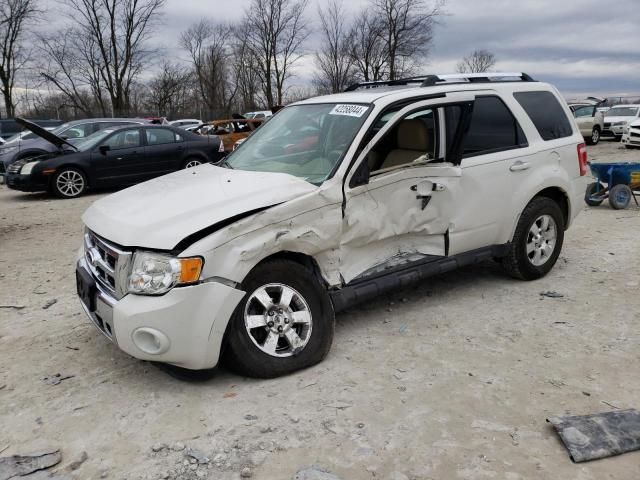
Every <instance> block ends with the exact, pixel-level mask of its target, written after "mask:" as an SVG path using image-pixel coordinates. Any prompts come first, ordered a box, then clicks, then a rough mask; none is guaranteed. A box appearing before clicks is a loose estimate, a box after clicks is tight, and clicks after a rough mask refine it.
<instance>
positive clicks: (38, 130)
mask: <svg viewBox="0 0 640 480" xmlns="http://www.w3.org/2000/svg"><path fill="white" fill-rule="evenodd" d="M16 123H17V124H19V125H22V126H23V127H24V128H26V129H27V130H30V131H31V132H33V133H35V134H36V135H38V136H39V137H40V138H43V139H45V140H46V141H47V142H49V143H51V144H53V145H55V146H56V147H58V148H62V146H63V145H69V146H70V147H71V148H73V149H74V150H77V149H76V147H74V146H73V144H71V143H69V142H68V141H66V140H65V139H64V138H61V137H59V136H57V135H55V134H53V133H52V132H50V131H49V130H46V129H44V128H42V127H41V126H39V125H36V124H35V123H33V122H30V121H29V120H25V119H24V118H16Z"/></svg>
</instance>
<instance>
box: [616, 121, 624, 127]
mask: <svg viewBox="0 0 640 480" xmlns="http://www.w3.org/2000/svg"><path fill="white" fill-rule="evenodd" d="M626 124H627V122H615V123H614V124H613V125H614V126H615V127H617V126H619V125H626Z"/></svg>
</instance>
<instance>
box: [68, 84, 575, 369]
mask: <svg viewBox="0 0 640 480" xmlns="http://www.w3.org/2000/svg"><path fill="white" fill-rule="evenodd" d="M389 83H390V82H378V83H374V84H372V83H367V84H365V86H364V87H365V88H362V89H360V87H359V86H356V87H353V91H349V92H346V93H341V94H336V95H329V96H325V97H318V98H311V99H307V100H304V101H301V102H298V103H295V104H293V105H290V106H287V107H285V108H284V109H283V110H282V111H280V112H279V113H278V114H277V115H275V116H274V117H273V118H272V119H271V120H270V121H269V122H267V123H265V124H264V126H262V127H261V128H260V129H259V130H257V131H256V132H255V133H254V134H253V135H251V137H249V138H248V139H247V140H246V141H245V142H244V144H243V145H242V147H241V148H238V149H237V150H236V151H235V152H233V153H231V154H230V155H229V156H227V157H226V158H225V160H224V161H223V162H221V163H220V165H219V166H215V165H201V166H199V167H197V168H195V169H193V170H189V171H182V172H177V173H174V174H171V175H167V176H164V177H162V178H160V179H156V180H152V181H149V182H145V183H143V184H141V185H137V186H135V187H132V188H129V189H127V190H123V191H120V192H117V193H115V194H112V195H110V196H107V197H104V198H102V199H100V200H98V201H96V202H95V203H94V204H93V205H92V206H91V207H90V208H89V209H88V210H87V211H86V212H85V213H84V215H83V217H82V219H83V222H84V224H85V225H86V231H85V235H84V247H83V253H82V254H81V255H80V256H79V258H78V263H77V270H76V279H77V290H78V295H79V297H80V299H81V304H82V306H83V308H84V310H85V312H86V313H87V315H88V316H89V318H90V319H91V321H92V322H93V323H94V324H95V325H96V327H97V328H98V329H99V330H100V331H101V332H102V333H103V334H104V335H105V336H106V337H107V338H109V339H110V340H112V341H113V342H114V344H115V345H117V346H118V348H120V349H122V350H123V351H125V352H127V353H128V354H130V355H132V356H134V357H137V358H140V359H145V360H151V361H156V362H165V363H170V364H173V365H176V366H179V367H184V368H187V369H209V368H211V367H214V366H215V365H216V364H217V363H218V360H219V358H220V354H221V352H222V351H224V355H225V358H226V361H227V363H228V365H229V366H231V367H232V368H234V369H235V370H237V371H239V372H241V373H243V374H246V375H251V376H256V377H274V376H278V375H282V374H286V373H288V372H292V371H294V370H297V369H300V368H304V367H308V366H310V365H313V364H315V363H317V362H319V361H321V360H322V359H323V358H324V357H325V355H326V354H327V352H328V351H329V349H330V346H331V342H332V338H333V333H334V318H335V312H337V311H340V310H342V309H344V308H346V307H347V306H349V305H353V304H355V303H357V302H362V301H365V300H368V299H372V298H379V296H380V295H381V294H383V293H384V292H387V291H389V290H391V289H393V288H398V287H404V286H406V285H408V284H410V283H412V282H416V281H420V280H423V279H425V278H426V277H428V276H430V275H434V274H437V273H440V272H444V271H448V270H452V269H454V268H457V267H460V266H463V265H469V264H473V263H476V262H479V261H483V260H489V259H492V258H493V259H499V261H500V262H501V263H502V265H503V266H504V268H505V269H506V271H507V272H508V273H509V274H511V275H512V276H514V277H516V278H519V279H523V280H533V279H538V278H541V277H543V276H544V275H546V274H547V273H548V272H549V271H550V270H551V268H552V267H553V265H554V264H555V263H556V260H557V259H558V255H559V254H560V251H561V248H562V244H563V239H564V231H565V230H566V229H567V228H568V227H569V226H570V225H571V222H572V221H573V219H574V218H575V217H576V215H577V214H578V213H579V212H580V210H581V209H582V208H583V197H584V192H585V187H586V183H587V182H586V177H585V174H586V169H587V154H586V147H585V144H584V141H583V138H582V136H581V135H580V132H579V130H578V128H577V126H576V124H575V122H574V121H573V117H572V114H571V111H570V110H569V108H568V106H567V105H566V103H565V102H564V100H563V99H562V97H561V96H560V94H559V93H558V91H557V90H556V89H555V88H554V87H552V86H550V85H548V84H545V83H539V82H536V81H534V80H532V79H531V77H529V76H528V75H526V74H513V73H502V74H501V73H496V74H468V75H452V76H434V75H429V76H426V77H422V78H412V79H406V80H396V81H394V82H393V85H394V86H393V88H384V87H385V86H387V85H389ZM312 121H313V122H314V125H316V126H317V128H319V132H318V133H319V139H320V140H319V141H317V142H315V143H313V144H311V143H309V144H308V148H307V150H303V151H298V152H296V153H291V154H286V153H285V150H286V148H287V146H288V145H289V139H288V138H287V137H286V135H283V132H284V131H288V130H290V129H292V128H293V126H295V125H310V122H312Z"/></svg>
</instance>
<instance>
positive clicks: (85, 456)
mask: <svg viewBox="0 0 640 480" xmlns="http://www.w3.org/2000/svg"><path fill="white" fill-rule="evenodd" d="M88 459H89V454H88V453H87V452H82V454H81V455H80V458H79V459H78V460H75V461H73V462H71V463H70V464H69V468H70V469H71V470H77V469H79V468H80V467H81V466H82V464H83V463H84V462H86V461H87V460H88Z"/></svg>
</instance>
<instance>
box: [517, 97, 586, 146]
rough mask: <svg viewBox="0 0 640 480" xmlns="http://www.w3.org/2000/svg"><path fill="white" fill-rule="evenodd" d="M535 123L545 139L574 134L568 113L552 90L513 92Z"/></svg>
mask: <svg viewBox="0 0 640 480" xmlns="http://www.w3.org/2000/svg"><path fill="white" fill-rule="evenodd" d="M513 96H514V98H515V99H516V100H517V102H518V103H519V104H520V105H521V106H522V108H523V109H524V111H525V112H527V115H529V118H530V119H531V121H532V122H533V124H534V125H535V127H536V129H537V130H538V133H539V134H540V136H541V137H542V139H543V140H545V141H549V140H556V139H558V138H565V137H570V136H571V135H573V128H572V127H571V123H570V122H569V119H568V118H567V114H566V113H565V111H564V109H563V108H562V106H561V105H560V102H558V99H557V98H556V96H555V95H554V94H553V93H551V92H516V93H514V94H513Z"/></svg>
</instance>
